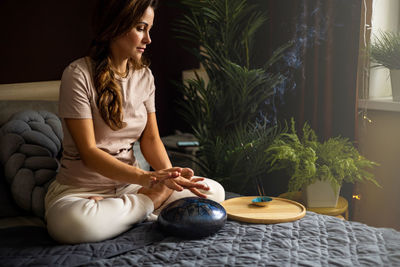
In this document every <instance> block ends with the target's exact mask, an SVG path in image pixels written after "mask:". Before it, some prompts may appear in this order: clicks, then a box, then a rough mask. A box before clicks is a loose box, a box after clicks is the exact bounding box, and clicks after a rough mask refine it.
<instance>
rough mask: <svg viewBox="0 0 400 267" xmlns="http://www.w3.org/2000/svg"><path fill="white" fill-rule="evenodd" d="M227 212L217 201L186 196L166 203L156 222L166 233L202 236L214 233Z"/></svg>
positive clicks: (222, 223)
mask: <svg viewBox="0 0 400 267" xmlns="http://www.w3.org/2000/svg"><path fill="white" fill-rule="evenodd" d="M226 219H227V214H226V211H225V209H224V207H222V206H221V205H220V204H219V203H217V202H215V201H212V200H209V199H203V198H198V197H186V198H182V199H178V200H175V201H174V202H171V203H170V204H168V205H167V206H166V207H165V208H164V209H163V210H162V211H161V213H160V215H159V216H158V220H157V221H158V224H159V225H160V227H161V229H162V230H163V231H164V232H166V233H167V234H171V235H174V236H179V237H182V238H202V237H206V236H209V235H212V234H214V233H216V232H217V231H218V230H219V229H221V228H222V227H223V226H224V225H225V222H226Z"/></svg>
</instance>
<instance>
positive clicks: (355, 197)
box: [353, 195, 361, 200]
mask: <svg viewBox="0 0 400 267" xmlns="http://www.w3.org/2000/svg"><path fill="white" fill-rule="evenodd" d="M353 198H354V199H357V200H360V199H361V195H353Z"/></svg>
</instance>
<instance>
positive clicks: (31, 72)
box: [0, 0, 196, 135]
mask: <svg viewBox="0 0 400 267" xmlns="http://www.w3.org/2000/svg"><path fill="white" fill-rule="evenodd" d="M175 2H177V1H175V0H168V1H166V0H164V1H160V6H159V8H158V10H157V12H156V18H155V25H154V28H153V30H152V40H153V43H152V44H151V45H150V48H149V54H148V57H149V58H150V60H151V62H152V64H151V69H152V71H153V74H154V76H155V82H156V87H157V93H156V108H157V116H158V122H159V128H160V133H161V135H167V134H170V133H172V132H173V130H174V129H185V127H187V126H183V124H182V121H181V119H180V117H179V116H178V115H177V114H176V112H175V110H176V109H175V107H174V106H175V100H176V98H177V97H179V93H178V92H177V89H176V88H175V86H174V85H173V84H172V83H171V81H172V80H175V81H179V80H180V79H181V78H180V77H181V72H182V70H183V69H188V68H192V67H195V66H196V62H194V61H193V60H192V59H190V57H188V55H187V54H185V53H184V52H183V49H182V48H181V47H180V46H179V44H178V43H177V42H176V41H175V39H174V38H173V36H172V33H171V29H170V27H171V25H170V24H171V22H172V21H173V20H174V19H175V18H176V17H177V16H179V10H178V9H177V8H175V7H174V6H173V4H174V3H175ZM94 3H95V0H84V1H82V0H36V1H31V0H19V1H15V0H1V1H0V33H1V38H0V51H1V52H0V53H1V57H0V58H1V59H0V60H1V61H0V62H1V63H0V83H1V84H4V83H19V82H33V81H46V80H59V79H61V75H62V71H63V69H64V68H65V67H66V66H67V65H68V64H69V63H70V62H71V61H73V60H75V59H77V58H80V57H82V56H84V55H86V52H87V50H88V48H89V44H90V42H91V39H92V30H91V18H92V12H93V9H94Z"/></svg>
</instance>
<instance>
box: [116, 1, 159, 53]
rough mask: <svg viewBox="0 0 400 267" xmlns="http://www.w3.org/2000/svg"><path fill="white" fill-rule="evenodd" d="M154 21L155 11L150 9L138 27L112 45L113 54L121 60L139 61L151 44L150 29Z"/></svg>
mask: <svg viewBox="0 0 400 267" xmlns="http://www.w3.org/2000/svg"><path fill="white" fill-rule="evenodd" d="M153 21H154V10H153V8H151V7H148V8H147V9H146V11H145V12H144V14H143V16H142V18H141V19H140V20H139V23H138V24H137V25H136V26H134V27H133V28H132V29H131V30H130V31H129V32H128V33H126V34H124V35H122V36H120V37H118V38H117V39H115V40H114V41H113V42H112V43H111V49H112V50H113V52H114V53H116V54H117V55H118V56H119V57H121V58H132V59H134V60H135V61H139V60H140V59H141V57H142V54H143V53H144V51H145V49H146V46H147V45H148V44H150V43H151V39H150V29H151V27H152V26H153ZM113 48H114V49H113Z"/></svg>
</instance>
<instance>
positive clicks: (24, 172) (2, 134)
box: [0, 110, 63, 217]
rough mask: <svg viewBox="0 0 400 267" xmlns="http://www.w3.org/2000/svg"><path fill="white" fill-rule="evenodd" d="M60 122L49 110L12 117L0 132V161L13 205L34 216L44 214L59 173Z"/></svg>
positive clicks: (25, 112) (24, 112)
mask: <svg viewBox="0 0 400 267" xmlns="http://www.w3.org/2000/svg"><path fill="white" fill-rule="evenodd" d="M62 138H63V132H62V126H61V121H60V119H59V118H58V117H57V116H56V115H54V114H53V113H51V112H48V111H33V110H27V111H22V112H19V113H16V114H14V115H13V116H12V117H11V118H10V120H9V121H8V122H7V123H5V124H4V125H3V126H2V127H1V129H0V147H1V149H0V161H1V163H2V164H3V166H4V176H5V179H6V180H7V183H8V184H9V185H10V188H11V193H12V196H13V198H14V200H15V203H16V204H17V205H18V206H19V207H20V208H22V209H24V210H26V211H29V212H32V213H33V214H34V215H36V216H40V217H43V215H44V197H45V195H46V191H47V188H48V186H49V184H50V183H51V181H52V180H53V178H54V177H55V175H56V173H57V170H58V161H57V155H58V154H59V152H60V151H61V145H62Z"/></svg>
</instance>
